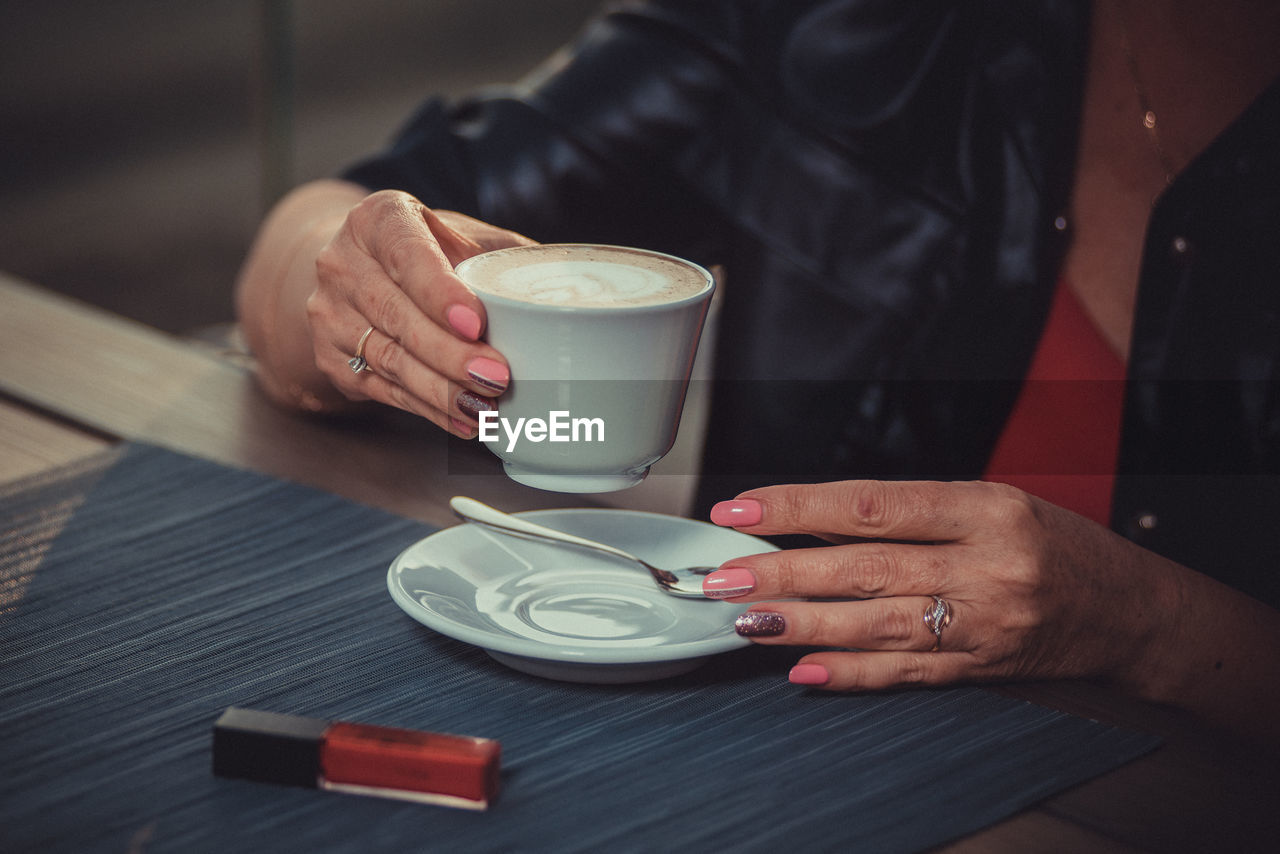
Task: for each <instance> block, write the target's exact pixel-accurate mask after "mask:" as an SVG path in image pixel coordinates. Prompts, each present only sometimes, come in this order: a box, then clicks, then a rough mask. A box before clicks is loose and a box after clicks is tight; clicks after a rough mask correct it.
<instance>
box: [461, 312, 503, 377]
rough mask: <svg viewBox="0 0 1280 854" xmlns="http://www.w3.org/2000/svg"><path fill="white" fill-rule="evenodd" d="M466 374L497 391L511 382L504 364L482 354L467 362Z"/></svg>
mask: <svg viewBox="0 0 1280 854" xmlns="http://www.w3.org/2000/svg"><path fill="white" fill-rule="evenodd" d="M459 307H461V306H459ZM467 376H469V377H471V379H473V380H475V381H476V382H478V383H480V385H482V386H484V387H485V388H488V389H493V390H494V391H499V392H500V391H506V390H507V384H508V383H509V382H511V371H510V370H509V369H508V368H507V366H506V365H504V364H502V363H501V362H499V361H495V360H494V359H486V358H485V357H483V356H478V357H476V358H474V359H472V360H471V361H470V362H467Z"/></svg>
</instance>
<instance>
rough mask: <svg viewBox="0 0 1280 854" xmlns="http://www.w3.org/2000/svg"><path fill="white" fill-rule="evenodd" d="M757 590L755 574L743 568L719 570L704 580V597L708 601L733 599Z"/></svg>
mask: <svg viewBox="0 0 1280 854" xmlns="http://www.w3.org/2000/svg"><path fill="white" fill-rule="evenodd" d="M755 589H756V576H755V573H753V572H752V571H751V570H749V569H745V568H743V567H741V566H728V567H725V568H724V569H717V570H716V571H715V572H713V573H711V574H709V575H707V576H706V577H705V578H703V579H702V595H703V596H706V597H707V598H708V599H732V598H733V597H734V596H745V595H747V594H748V593H750V592H751V591H752V590H755Z"/></svg>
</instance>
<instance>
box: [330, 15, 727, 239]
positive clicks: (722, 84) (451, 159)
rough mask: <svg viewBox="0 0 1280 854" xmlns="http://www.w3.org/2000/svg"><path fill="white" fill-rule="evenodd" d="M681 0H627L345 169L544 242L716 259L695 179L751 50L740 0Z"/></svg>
mask: <svg viewBox="0 0 1280 854" xmlns="http://www.w3.org/2000/svg"><path fill="white" fill-rule="evenodd" d="M684 5H686V4H679V3H672V4H670V6H671V7H672V10H674V11H672V10H665V9H664V8H663V6H662V4H632V5H629V6H623V7H620V8H618V9H615V10H614V11H613V12H611V13H609V14H605V15H603V16H601V17H599V18H597V19H595V20H594V21H593V22H592V23H591V24H589V25H588V27H587V28H586V29H585V30H584V32H583V33H582V34H581V36H580V37H579V38H578V40H577V41H576V42H575V43H574V44H573V45H571V46H570V47H568V48H566V49H564V50H562V51H561V52H560V53H558V54H557V55H556V56H554V57H552V58H551V59H550V60H549V61H548V62H547V63H545V64H544V65H543V67H541V68H539V69H537V70H536V71H535V72H534V73H533V74H531V75H530V76H529V77H528V78H526V79H525V80H524V81H522V82H521V83H519V84H517V85H514V86H511V87H509V88H505V89H501V90H489V91H485V92H481V93H478V94H475V95H473V96H470V97H468V98H465V99H463V100H459V101H456V102H450V101H446V100H445V99H442V98H432V99H430V100H428V101H427V102H426V103H425V104H423V105H422V106H421V107H420V108H419V109H418V111H417V112H416V113H415V114H414V115H413V116H412V117H411V118H410V120H409V121H408V122H407V123H406V125H405V126H404V127H403V128H402V130H401V131H400V132H399V134H398V135H397V137H396V138H395V139H394V140H393V142H392V143H391V145H390V146H389V147H388V148H387V149H386V150H384V151H382V152H380V153H378V154H376V155H375V156H373V157H370V158H368V159H365V160H363V161H361V162H359V163H356V164H354V165H353V166H352V167H351V168H349V169H347V170H346V171H345V172H344V173H343V177H345V178H347V179H348V180H351V181H355V182H357V183H360V184H363V185H365V186H367V187H369V188H370V189H383V188H395V189H401V190H405V191H407V192H409V193H412V194H414V195H415V196H417V197H418V198H420V199H422V201H423V202H425V203H426V204H428V205H432V206H434V207H441V208H448V209H452V210H458V211H461V212H463V213H467V214H469V215H471V216H475V217H477V218H479V219H482V220H485V221H487V222H491V223H493V224H495V225H500V226H502V227H505V228H510V229H513V230H515V231H519V232H521V233H524V234H527V235H529V236H530V237H533V238H535V239H538V240H542V241H544V242H547V241H575V242H576V241H585V242H601V243H622V244H629V245H643V246H646V247H649V248H653V249H659V250H662V251H667V252H671V253H674V254H679V255H684V256H686V257H692V258H695V259H697V260H702V261H706V262H707V263H712V262H714V261H715V260H716V257H717V256H718V255H719V254H720V253H721V251H722V250H723V247H722V246H719V247H718V246H717V243H719V242H722V240H723V237H724V227H723V225H722V221H723V220H722V217H720V216H718V215H717V214H716V213H715V211H714V210H712V209H711V208H710V206H709V205H708V203H707V202H706V201H705V197H704V195H703V194H702V193H700V192H699V191H698V190H697V189H696V187H695V186H694V185H693V184H692V183H691V182H690V181H689V180H688V176H689V175H690V174H691V173H696V172H697V171H698V170H699V169H700V168H701V167H702V165H703V163H700V162H699V161H700V160H701V161H706V160H708V159H709V158H710V157H711V153H710V152H711V151H712V150H716V149H719V147H718V146H716V145H714V143H712V139H713V138H714V135H715V132H714V129H713V127H712V126H713V125H714V122H715V119H716V105H717V103H720V102H722V101H723V98H722V91H723V90H724V89H725V88H726V87H727V86H729V85H730V81H731V80H732V79H733V77H734V75H735V74H736V73H738V72H737V70H736V66H739V65H740V64H741V57H740V56H739V55H737V54H736V53H735V52H734V51H733V50H731V49H730V48H729V44H730V42H729V41H728V40H726V39H725V38H724V36H723V33H725V32H727V33H729V34H732V32H733V29H734V27H733V24H732V22H731V21H726V20H723V18H725V17H732V14H733V13H732V12H731V11H728V10H730V9H731V8H732V7H733V6H734V4H731V3H708V4H692V5H693V6H701V7H702V11H701V12H700V13H698V14H697V15H692V14H685V13H682V12H680V11H679V9H680V7H681V6H684ZM713 10H717V11H713ZM717 14H718V15H719V16H720V17H721V18H722V20H716V15H717ZM718 29H719V30H721V32H717V30H718Z"/></svg>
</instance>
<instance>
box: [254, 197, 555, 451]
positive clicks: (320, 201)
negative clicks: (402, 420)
mask: <svg viewBox="0 0 1280 854" xmlns="http://www.w3.org/2000/svg"><path fill="white" fill-rule="evenodd" d="M329 184H330V185H334V184H336V182H329ZM342 189H343V187H341V186H339V187H334V186H330V187H328V188H326V187H318V188H316V189H315V190H314V191H312V192H311V193H310V194H308V192H306V191H305V190H304V191H303V192H301V193H298V194H297V195H298V201H296V202H293V203H291V202H290V201H289V200H288V199H286V202H285V203H282V205H281V208H282V209H283V210H282V212H280V213H279V214H273V217H274V218H275V220H276V222H275V223H274V224H272V223H271V222H269V223H268V226H267V227H266V228H264V230H263V233H262V235H261V236H260V238H259V245H258V246H257V247H255V250H254V253H253V254H252V255H251V257H250V260H249V263H248V264H247V265H246V271H245V275H244V276H243V277H242V281H241V294H240V303H241V315H242V318H241V319H242V323H243V325H244V326H245V328H246V333H247V334H248V335H249V338H250V343H251V345H253V349H254V352H255V355H257V356H258V357H259V361H260V363H261V364H262V369H261V370H260V373H261V374H263V381H264V382H263V384H264V386H265V387H266V388H267V390H268V391H269V392H271V393H272V394H273V396H275V397H277V398H279V399H282V400H286V401H290V402H293V403H296V404H298V405H301V406H304V407H307V408H314V409H325V408H331V407H332V404H333V402H334V401H335V400H340V398H337V397H336V395H334V394H333V391H334V390H336V391H337V392H339V393H340V394H341V395H342V397H344V398H346V399H347V400H374V401H378V402H380V403H384V404H387V405H390V406H395V407H398V408H400V409H404V410H407V411H409V412H413V413H415V414H417V415H421V416H422V417H424V418H427V419H429V420H430V421H432V422H434V423H435V424H437V425H439V426H440V427H443V428H444V429H446V430H448V431H450V432H452V433H454V434H456V435H459V436H462V437H465V438H469V437H471V436H474V435H475V434H476V425H477V421H478V414H479V412H481V411H484V410H486V409H492V408H494V404H493V402H492V400H493V398H495V397H497V396H498V395H499V394H501V393H502V391H503V390H504V389H505V388H506V386H507V384H508V382H509V381H510V372H509V369H508V366H507V363H506V360H505V359H504V358H503V357H502V354H500V353H498V352H497V351H496V350H494V349H493V348H492V347H490V346H489V345H488V344H486V343H485V342H484V341H483V340H482V335H483V332H484V327H485V311H484V306H483V305H482V304H481V303H480V300H479V299H478V298H477V297H476V295H475V294H474V293H472V291H471V290H470V289H469V288H468V287H467V286H466V285H465V284H464V283H463V282H462V280H461V279H459V278H458V277H457V275H456V274H454V272H453V265H455V264H457V263H458V262H460V261H462V260H463V259H465V258H469V257H471V256H472V255H475V254H478V253H480V252H485V251H488V250H491V249H498V248H502V247H506V246H516V245H523V244H528V243H531V242H532V241H530V240H528V239H527V238H525V237H522V236H520V235H518V234H515V233H514V232H510V231H506V230H503V229H499V228H496V227H494V226H491V225H488V224H486V223H483V222H480V221H478V220H475V219H472V218H470V217H466V216H463V215H461V214H456V213H452V212H448V211H434V210H431V209H430V208H428V207H426V206H425V205H423V204H422V203H421V202H420V201H418V200H417V199H416V198H414V197H413V196H411V195H409V194H408V193H403V192H398V191H394V190H384V191H380V192H376V193H373V194H372V195H367V196H364V197H363V198H362V199H360V200H359V201H358V202H357V203H356V204H355V205H354V206H352V205H351V200H352V196H351V195H349V193H350V190H351V189H352V185H346V188H345V189H346V192H347V193H348V195H346V196H345V197H344V196H342V195H341V190H342ZM335 190H336V191H338V192H335ZM326 193H327V195H326ZM340 202H345V204H342V205H341V206H340V207H339V206H337V205H338V203H340ZM291 204H292V207H293V210H291V209H290V207H291ZM325 204H327V205H328V206H329V207H328V211H327V213H326V214H325V215H326V216H327V218H328V222H329V223H330V225H328V226H327V227H326V228H325V229H324V230H323V231H322V230H318V229H315V228H314V227H312V226H311V225H310V223H313V222H315V221H317V219H319V218H320V217H318V216H317V215H316V214H317V206H321V205H325ZM308 215H309V216H310V218H308ZM291 221H292V222H295V223H299V227H297V228H293V229H291V228H290V227H289V224H290V222H291ZM335 224H336V230H335ZM326 231H327V234H326V233H325V232H326ZM298 234H302V235H303V238H302V239H299V238H298V237H297V236H296V235H298ZM330 235H331V236H330ZM325 237H327V238H328V239H327V242H321V241H322V240H323V239H324V238H325ZM308 240H309V241H310V248H309V249H308V248H306V243H307V241H308ZM290 241H292V243H293V244H295V245H299V244H300V245H301V248H294V249H293V250H292V251H289V250H287V249H283V248H282V247H285V246H288V245H290ZM272 258H274V259H277V263H276V264H275V265H273V264H272V263H270V259H272ZM281 258H283V259H284V260H283V262H280V261H279V260H278V259H281ZM264 259H265V260H264ZM273 266H274V270H273V269H272V267H273ZM282 268H283V269H284V270H285V271H286V272H285V273H284V274H281V273H280V272H279V271H280V270H281V269H282ZM267 297H269V299H268V298H267ZM272 300H274V301H275V302H274V303H273V302H272ZM304 307H305V310H303V309H304ZM255 309H256V310H255ZM272 309H274V310H272ZM370 327H372V330H373V331H372V332H370V334H369V335H368V337H367V339H366V340H365V342H364V348H363V356H364V358H365V360H366V361H367V362H368V369H366V370H363V371H360V372H358V373H357V372H355V371H353V369H352V367H351V365H350V364H349V363H348V362H349V360H350V359H351V358H352V357H353V356H354V355H355V351H356V348H357V345H358V344H359V342H360V339H361V336H363V335H364V333H365V331H366V330H368V329H369V328H370ZM255 331H256V333H257V334H256V335H255V334H254V333H255ZM290 339H292V343H281V342H288V341H289V340H290ZM312 360H314V363H313V364H309V365H308V364H302V363H304V362H312ZM317 371H318V374H317ZM299 378H301V380H299ZM299 389H300V390H299ZM312 401H316V403H314V404H312V403H311V402H312Z"/></svg>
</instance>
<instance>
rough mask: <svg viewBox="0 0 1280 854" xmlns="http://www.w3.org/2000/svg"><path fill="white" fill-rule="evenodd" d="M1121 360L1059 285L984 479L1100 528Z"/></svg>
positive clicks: (1105, 514) (1116, 429) (1105, 518)
mask: <svg viewBox="0 0 1280 854" xmlns="http://www.w3.org/2000/svg"><path fill="white" fill-rule="evenodd" d="M1124 377H1125V366H1124V362H1122V361H1121V360H1120V358H1119V357H1118V356H1117V355H1116V354H1115V353H1114V352H1113V351H1112V350H1111V348H1110V347H1109V346H1108V345H1107V342H1106V341H1105V340H1104V339H1103V337H1102V334H1101V333H1100V332H1099V331H1098V328H1097V327H1096V326H1095V325H1094V324H1093V321H1092V320H1091V319H1090V318H1089V316H1088V315H1087V314H1085V311H1084V308H1083V307H1082V306H1081V305H1080V301H1079V299H1078V298H1077V297H1076V295H1075V292H1074V291H1072V290H1071V288H1070V287H1069V286H1068V285H1067V284H1066V282H1063V281H1059V282H1058V287H1057V290H1056V292H1055V293H1054V298H1053V306H1052V307H1051V308H1050V310H1049V319H1048V322H1047V323H1046V325H1045V330H1044V335H1043V337H1042V338H1041V339H1040V344H1039V346H1038V348H1037V349H1036V353H1035V357H1034V358H1033V359H1032V362H1031V370H1030V372H1028V374H1027V379H1026V381H1025V383H1024V384H1023V387H1022V391H1021V393H1020V394H1019V396H1018V401H1017V403H1016V404H1015V405H1014V408H1013V412H1012V413H1011V414H1010V415H1009V420H1008V422H1007V423H1006V424H1005V427H1004V432H1003V433H1001V435H1000V439H999V441H998V442H997V443H996V447H995V451H994V452H993V453H992V455H991V461H990V462H988V463H987V470H986V474H985V476H984V479H985V480H991V481H999V482H1002V483H1008V484H1011V485H1013V486H1016V487H1018V488H1020V489H1023V490H1025V491H1026V492H1029V493H1031V494H1032V495H1035V496H1038V497H1040V498H1043V499H1045V500H1046V501H1049V502H1051V503H1053V504H1057V505H1060V506H1062V507H1066V508H1067V509H1068V510H1074V511H1075V512H1076V513H1079V514H1080V515H1081V516H1085V517H1087V518H1089V519H1092V520H1094V521H1095V522H1100V523H1101V524H1103V525H1106V524H1108V523H1109V521H1110V517H1111V489H1112V486H1113V484H1114V481H1115V470H1116V456H1117V454H1118V452H1119V447H1120V416H1121V409H1122V406H1123V402H1124Z"/></svg>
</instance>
